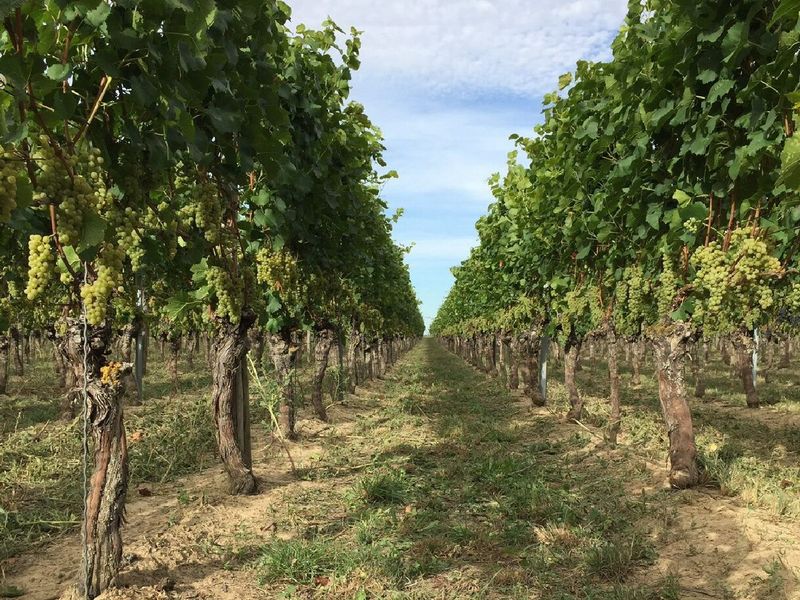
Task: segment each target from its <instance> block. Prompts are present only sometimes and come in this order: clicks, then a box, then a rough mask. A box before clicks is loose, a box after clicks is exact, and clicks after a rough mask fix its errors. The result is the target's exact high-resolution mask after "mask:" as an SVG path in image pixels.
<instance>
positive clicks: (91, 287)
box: [81, 244, 125, 326]
mask: <svg viewBox="0 0 800 600" xmlns="http://www.w3.org/2000/svg"><path fill="white" fill-rule="evenodd" d="M124 261H125V251H124V250H123V249H122V248H119V247H116V246H112V245H111V244H105V245H104V246H103V247H102V249H101V250H100V253H99V255H98V257H97V264H98V267H97V278H96V279H95V280H94V281H93V282H92V283H87V284H84V285H83V286H81V298H82V299H83V303H84V306H85V308H86V320H87V321H88V323H89V324H90V325H94V326H98V325H101V324H102V323H103V321H104V320H105V318H106V313H107V312H108V304H109V302H110V300H111V296H112V295H113V294H114V292H115V291H120V292H121V291H123V289H122V267H123V263H124Z"/></svg>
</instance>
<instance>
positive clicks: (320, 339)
mask: <svg viewBox="0 0 800 600" xmlns="http://www.w3.org/2000/svg"><path fill="white" fill-rule="evenodd" d="M332 344H333V331H331V330H330V329H323V330H322V331H320V332H318V333H317V343H316V344H315V346H314V377H313V379H312V381H311V402H312V404H313V405H314V412H315V413H316V414H317V418H318V419H320V420H321V421H327V420H328V413H327V411H326V410H325V400H324V398H323V397H322V383H323V382H324V381H325V371H326V370H327V368H328V359H329V357H330V353H331V346H332Z"/></svg>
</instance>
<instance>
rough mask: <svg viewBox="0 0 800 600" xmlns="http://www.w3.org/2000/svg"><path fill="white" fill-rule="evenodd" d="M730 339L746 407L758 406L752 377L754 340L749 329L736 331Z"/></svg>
mask: <svg viewBox="0 0 800 600" xmlns="http://www.w3.org/2000/svg"><path fill="white" fill-rule="evenodd" d="M731 341H732V343H733V348H734V350H735V352H736V366H737V369H738V371H739V378H740V379H741V380H742V387H743V388H744V395H745V399H746V401H747V407H748V408H759V406H760V405H759V401H758V392H756V382H755V379H754V378H753V353H754V352H755V350H756V342H755V340H754V339H753V335H752V333H751V332H749V331H738V332H736V333H735V334H734V335H733V338H732V340H731Z"/></svg>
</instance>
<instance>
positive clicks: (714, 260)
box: [690, 227, 781, 332]
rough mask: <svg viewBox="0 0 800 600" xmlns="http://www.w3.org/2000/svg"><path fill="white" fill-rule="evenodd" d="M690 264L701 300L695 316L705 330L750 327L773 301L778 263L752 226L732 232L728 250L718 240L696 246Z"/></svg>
mask: <svg viewBox="0 0 800 600" xmlns="http://www.w3.org/2000/svg"><path fill="white" fill-rule="evenodd" d="M690 264H691V265H692V267H694V269H695V280H694V285H695V288H696V289H697V295H698V298H699V300H700V303H699V306H698V307H697V308H696V310H695V318H696V319H697V320H702V321H703V324H704V328H705V329H706V330H707V331H716V332H726V331H730V330H732V329H733V328H735V327H738V326H740V325H742V324H744V325H745V326H746V327H748V328H753V327H755V326H756V325H757V323H758V321H759V320H761V319H762V317H763V316H764V314H765V313H766V311H769V310H770V309H771V308H772V306H773V304H774V303H775V297H774V290H773V289H772V288H773V284H774V283H775V282H776V281H777V279H778V277H779V276H780V271H781V264H780V261H779V260H778V259H777V258H776V257H775V256H773V255H772V254H771V253H770V249H769V246H768V245H767V243H766V242H765V241H764V240H763V239H761V238H760V237H759V236H758V235H757V234H756V232H754V231H753V230H752V229H751V228H745V227H743V228H737V229H735V230H734V231H733V232H731V236H730V243H729V246H728V248H727V250H723V247H722V246H721V245H720V243H719V242H713V243H711V244H709V245H708V246H704V247H702V248H699V249H698V250H697V251H696V252H695V253H694V255H693V256H692V258H691V260H690Z"/></svg>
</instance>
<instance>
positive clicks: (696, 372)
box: [692, 344, 706, 398]
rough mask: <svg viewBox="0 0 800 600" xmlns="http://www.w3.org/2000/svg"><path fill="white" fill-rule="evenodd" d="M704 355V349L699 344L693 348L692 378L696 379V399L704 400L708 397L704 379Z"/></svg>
mask: <svg viewBox="0 0 800 600" xmlns="http://www.w3.org/2000/svg"><path fill="white" fill-rule="evenodd" d="M703 345H705V344H703ZM703 355H704V353H703V348H702V347H701V346H700V345H699V344H695V345H694V348H692V377H693V378H694V397H695V398H704V397H705V395H706V380H705V378H704V377H703Z"/></svg>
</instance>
